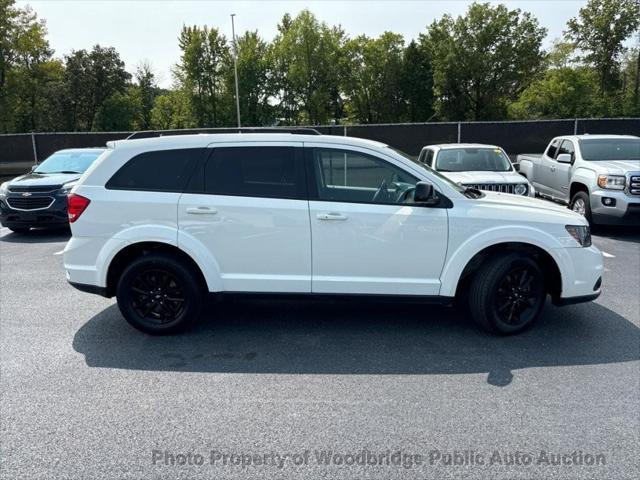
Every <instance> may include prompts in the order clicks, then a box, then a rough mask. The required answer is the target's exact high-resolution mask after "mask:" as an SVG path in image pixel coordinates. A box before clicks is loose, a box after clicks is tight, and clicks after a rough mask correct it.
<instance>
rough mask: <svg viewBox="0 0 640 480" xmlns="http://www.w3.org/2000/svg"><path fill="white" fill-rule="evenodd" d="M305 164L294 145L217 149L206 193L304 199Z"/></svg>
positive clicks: (207, 171)
mask: <svg viewBox="0 0 640 480" xmlns="http://www.w3.org/2000/svg"><path fill="white" fill-rule="evenodd" d="M304 185H305V183H304V165H303V164H302V161H301V160H300V161H298V160H296V149H295V148H293V147H223V148H215V149H214V150H213V154H212V156H211V158H210V159H209V161H208V162H207V165H206V167H205V185H204V188H205V192H206V193H211V194H216V195H238V196H243V197H277V198H304V197H305V196H306V195H305V188H304Z"/></svg>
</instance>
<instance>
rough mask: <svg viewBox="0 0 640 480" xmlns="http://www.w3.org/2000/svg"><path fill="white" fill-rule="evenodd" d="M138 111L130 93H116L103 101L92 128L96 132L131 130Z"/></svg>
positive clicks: (138, 107)
mask: <svg viewBox="0 0 640 480" xmlns="http://www.w3.org/2000/svg"><path fill="white" fill-rule="evenodd" d="M139 110H140V106H139V104H137V102H136V100H135V99H133V98H132V97H131V92H127V93H120V92H116V93H114V94H113V95H111V96H110V97H109V98H107V99H105V100H104V101H103V102H102V103H101V104H100V106H99V107H98V111H97V112H96V115H95V119H94V123H93V128H94V130H96V131H129V130H133V128H134V125H135V121H136V119H137V117H138V113H139Z"/></svg>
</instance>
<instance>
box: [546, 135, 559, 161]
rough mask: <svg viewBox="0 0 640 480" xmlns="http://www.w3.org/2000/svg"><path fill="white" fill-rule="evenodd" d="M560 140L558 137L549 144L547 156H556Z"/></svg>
mask: <svg viewBox="0 0 640 480" xmlns="http://www.w3.org/2000/svg"><path fill="white" fill-rule="evenodd" d="M559 143H560V140H558V139H557V138H556V139H555V140H554V141H553V142H551V143H550V144H549V148H547V157H549V158H556V153H558V144H559Z"/></svg>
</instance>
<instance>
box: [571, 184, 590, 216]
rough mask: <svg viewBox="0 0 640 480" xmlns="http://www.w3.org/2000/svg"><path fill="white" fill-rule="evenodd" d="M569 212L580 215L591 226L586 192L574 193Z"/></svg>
mask: <svg viewBox="0 0 640 480" xmlns="http://www.w3.org/2000/svg"><path fill="white" fill-rule="evenodd" d="M571 210H573V211H574V212H576V213H579V214H580V215H582V216H583V217H584V218H586V219H587V221H588V222H589V224H591V202H590V201H589V194H588V193H587V192H582V191H580V192H576V194H575V195H574V196H573V198H572V199H571Z"/></svg>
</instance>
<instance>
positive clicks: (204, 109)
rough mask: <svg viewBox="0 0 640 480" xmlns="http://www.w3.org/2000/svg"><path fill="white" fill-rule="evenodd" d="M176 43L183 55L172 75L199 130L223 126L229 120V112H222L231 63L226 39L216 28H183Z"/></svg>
mask: <svg viewBox="0 0 640 480" xmlns="http://www.w3.org/2000/svg"><path fill="white" fill-rule="evenodd" d="M178 43H179V46H180V50H181V51H182V55H181V57H180V63H179V64H178V65H177V67H176V69H175V71H174V73H175V76H176V79H177V80H178V83H179V85H180V88H182V89H184V90H185V91H187V92H189V93H190V98H191V100H190V101H191V104H192V108H193V113H194V115H195V119H196V121H197V124H198V126H200V127H218V126H224V125H225V124H227V123H228V122H229V120H230V118H229V117H230V112H229V111H228V108H227V111H225V110H224V109H223V108H222V107H223V104H224V102H225V99H224V96H225V95H226V92H225V77H226V71H225V69H226V68H227V67H228V65H229V63H230V62H229V55H230V52H229V46H228V44H227V39H226V37H225V36H224V35H222V34H221V33H220V32H219V31H218V29H216V28H208V27H206V26H205V27H203V28H200V27H197V26H193V27H187V26H185V27H182V31H181V32H180V38H179V42H178ZM227 103H228V102H227Z"/></svg>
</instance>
